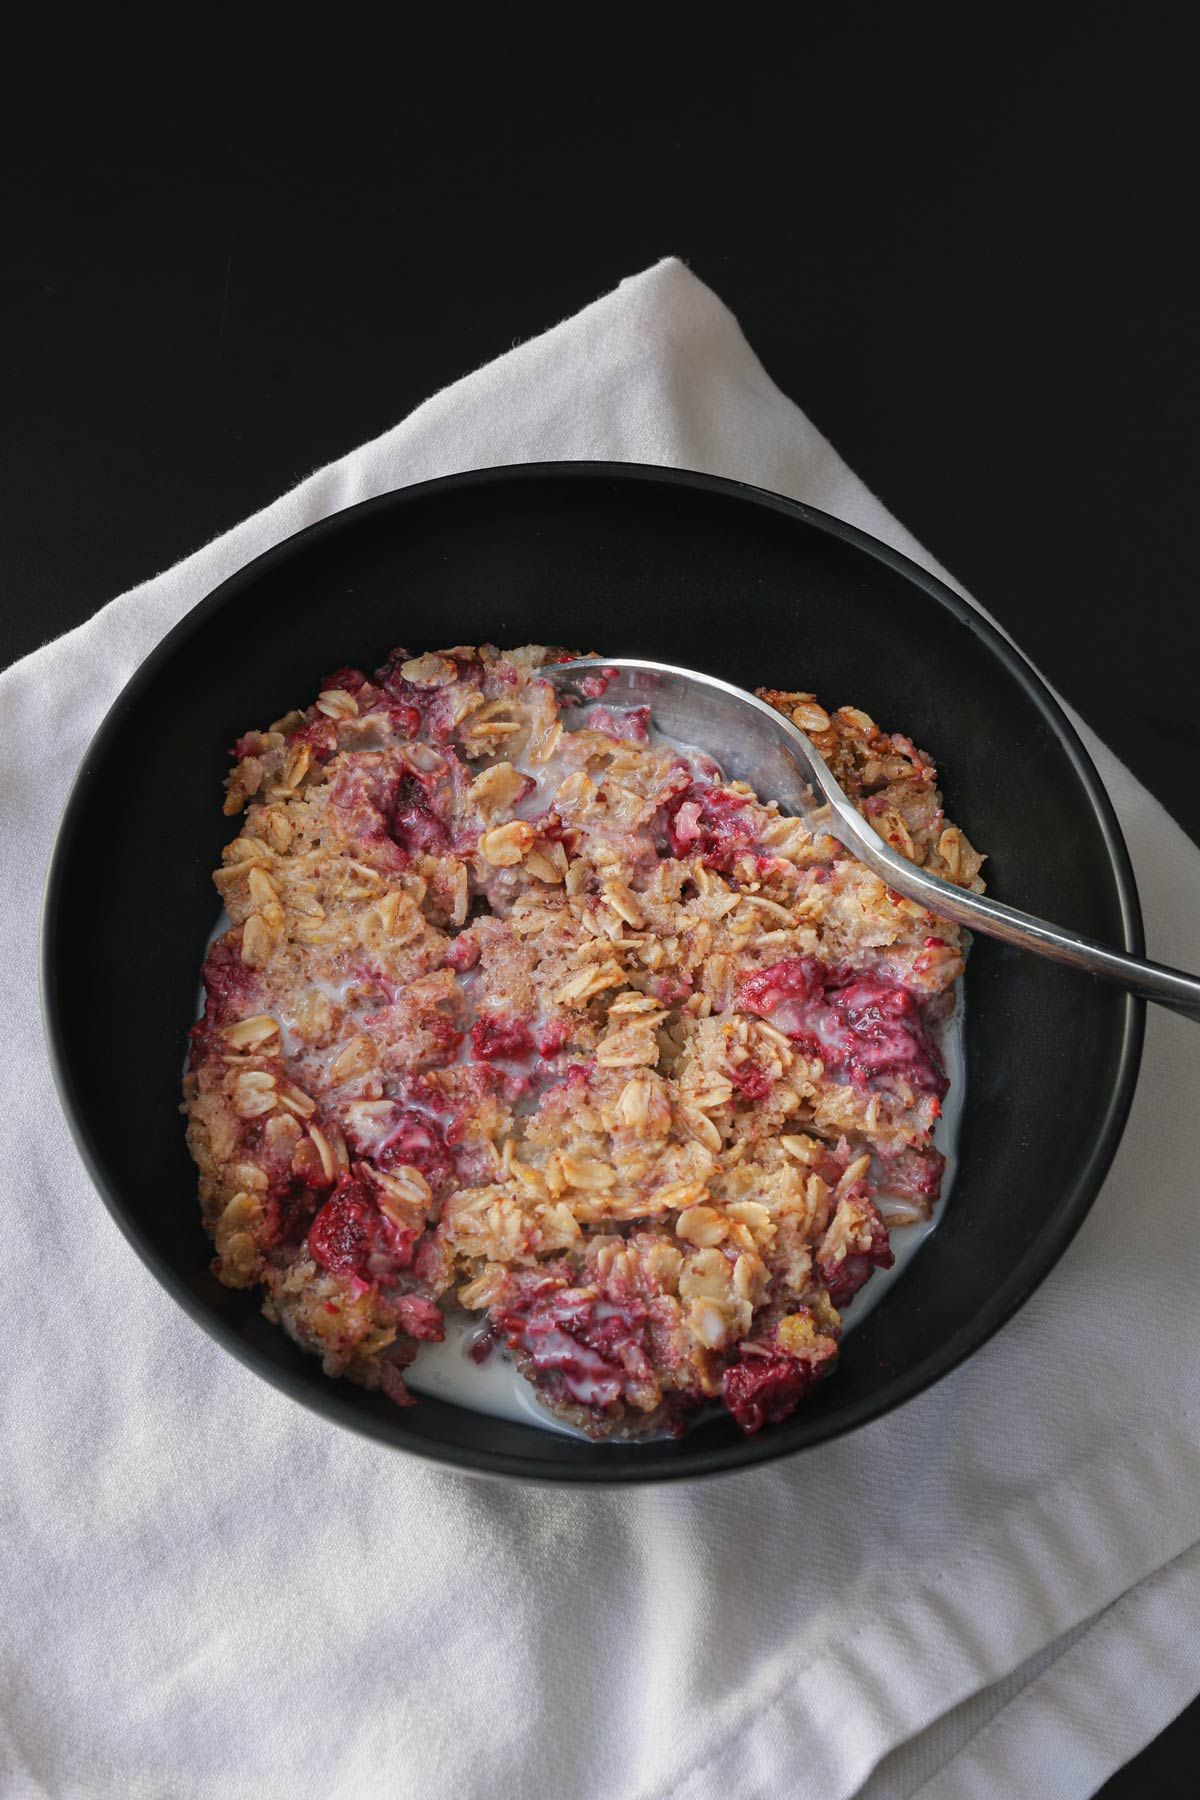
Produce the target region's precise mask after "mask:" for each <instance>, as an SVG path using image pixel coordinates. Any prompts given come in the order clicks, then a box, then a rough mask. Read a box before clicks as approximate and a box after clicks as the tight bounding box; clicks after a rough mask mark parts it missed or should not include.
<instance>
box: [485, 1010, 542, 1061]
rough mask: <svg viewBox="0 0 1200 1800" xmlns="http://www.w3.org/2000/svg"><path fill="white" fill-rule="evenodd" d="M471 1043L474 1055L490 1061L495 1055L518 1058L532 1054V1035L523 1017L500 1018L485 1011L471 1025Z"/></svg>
mask: <svg viewBox="0 0 1200 1800" xmlns="http://www.w3.org/2000/svg"><path fill="white" fill-rule="evenodd" d="M471 1044H472V1047H473V1049H474V1051H475V1054H476V1056H480V1057H482V1058H483V1059H484V1060H485V1061H486V1062H491V1061H492V1060H493V1059H494V1058H495V1057H498V1056H503V1057H510V1058H513V1059H514V1060H520V1058H522V1057H525V1056H532V1055H533V1036H532V1033H531V1032H530V1030H529V1027H528V1025H527V1024H526V1023H525V1021H524V1019H502V1018H501V1017H500V1016H499V1014H497V1013H485V1014H483V1015H482V1017H480V1018H478V1019H476V1021H475V1023H474V1025H472V1027H471Z"/></svg>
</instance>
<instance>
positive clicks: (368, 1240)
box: [308, 1163, 417, 1282]
mask: <svg viewBox="0 0 1200 1800" xmlns="http://www.w3.org/2000/svg"><path fill="white" fill-rule="evenodd" d="M363 1167H364V1165H363V1164H361V1163H360V1164H358V1165H356V1169H355V1171H354V1172H353V1173H351V1174H349V1175H343V1176H342V1178H341V1180H340V1181H339V1182H338V1184H337V1186H336V1187H335V1188H334V1190H333V1193H332V1194H331V1195H330V1197H329V1199H328V1200H327V1201H326V1202H325V1204H324V1206H323V1207H322V1208H321V1210H320V1212H319V1213H318V1214H317V1216H316V1218H315V1219H314V1220H313V1222H312V1224H311V1225H310V1226H309V1230H308V1248H309V1250H310V1252H311V1253H312V1257H313V1260H314V1261H315V1262H318V1263H320V1265H321V1267H322V1268H323V1269H328V1270H329V1272H330V1274H331V1275H354V1276H356V1277H357V1278H358V1280H359V1281H368V1282H369V1281H375V1280H377V1279H378V1278H379V1277H380V1276H381V1275H383V1274H385V1273H387V1272H389V1271H390V1270H391V1269H395V1268H404V1267H406V1266H407V1265H408V1264H409V1263H410V1262H411V1261H412V1247H413V1243H414V1242H415V1240H416V1237H417V1233H416V1231H414V1230H400V1229H399V1228H398V1227H397V1226H395V1225H393V1224H392V1223H391V1221H390V1220H389V1219H385V1218H384V1216H383V1214H382V1213H381V1212H380V1211H379V1208H378V1207H377V1206H376V1205H375V1201H374V1198H373V1196H372V1193H371V1189H370V1184H369V1183H368V1182H367V1181H366V1180H365V1179H364V1178H363V1176H362V1175H361V1174H360V1173H358V1170H360V1169H361V1168H363Z"/></svg>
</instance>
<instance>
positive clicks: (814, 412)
mask: <svg viewBox="0 0 1200 1800" xmlns="http://www.w3.org/2000/svg"><path fill="white" fill-rule="evenodd" d="M1151 17H1152V15H1151V14H1150V13H1149V12H1148V11H1142V10H1137V9H1131V8H1128V7H1117V6H1107V7H1106V6H1099V7H1097V6H1091V7H1083V6H1075V7H1061V8H1056V7H1053V6H1051V7H1049V8H1042V9H1038V10H1037V11H1033V10H1029V11H1025V12H1022V11H1021V10H1020V9H1017V10H1016V11H1014V10H1012V9H1004V10H1001V9H998V8H994V9H993V8H988V9H981V8H974V7H968V6H955V7H949V6H930V5H921V4H915V5H906V6H900V5H891V6H888V5H880V6H877V7H867V6H863V5H853V6H848V7H847V6H842V7H835V6H813V5H810V6H807V7H802V8H799V9H793V11H792V12H791V13H790V14H789V15H787V24H786V26H783V27H781V25H780V23H779V22H778V21H777V20H776V19H775V17H774V11H773V9H772V12H771V13H768V12H767V11H766V10H762V11H757V12H756V11H755V10H753V9H741V10H740V11H734V10H724V11H722V12H721V13H716V12H713V13H711V14H709V13H708V12H706V11H701V10H700V9H687V10H683V9H678V10H677V9H669V10H668V9H657V10H655V11H654V12H653V13H652V14H650V15H649V16H642V14H641V13H640V12H637V11H632V10H629V11H626V10H623V9H622V10H606V11H604V12H603V13H599V12H595V13H588V14H586V15H585V14H580V15H575V14H572V13H568V12H567V11H565V10H560V11H559V12H556V13H555V14H547V15H545V16H544V17H543V18H542V19H541V22H540V25H539V29H538V30H537V31H536V32H530V33H529V35H528V36H526V28H525V27H524V26H523V24H522V21H521V19H520V17H518V16H516V15H514V16H512V17H508V16H504V15H501V14H500V13H496V14H490V15H487V19H486V22H485V23H481V22H480V21H479V20H477V19H475V18H473V17H471V16H470V15H469V14H466V13H462V14H455V15H454V16H453V17H450V16H449V15H448V16H447V21H446V24H445V26H444V27H442V28H440V29H434V28H431V27H429V26H428V25H427V24H426V25H422V26H420V27H418V26H417V25H416V24H415V23H414V22H412V21H411V20H410V19H409V18H408V17H407V16H406V15H400V14H394V13H389V14H383V13H379V14H374V13H369V12H368V13H362V12H353V11H350V10H346V12H345V13H344V14H343V15H342V16H334V15H331V14H330V13H329V11H328V10H326V11H324V12H322V14H321V15H320V16H319V17H318V16H317V15H316V14H315V13H314V14H311V15H308V14H305V12H304V11H303V10H302V9H293V10H291V11H289V12H288V13H287V14H286V15H283V14H281V15H279V17H278V18H276V19H273V20H271V21H269V22H268V23H260V24H257V25H256V24H252V23H250V22H248V21H247V20H245V19H241V20H239V21H238V22H237V24H236V25H223V24H221V22H220V21H219V19H218V17H217V16H216V15H210V14H206V15H204V16H203V17H201V16H198V15H197V16H191V15H187V14H179V15H170V16H167V15H157V16H156V18H155V20H154V22H152V23H146V22H145V21H138V22H135V21H134V20H132V19H131V18H128V17H125V18H122V19H110V20H107V21H105V23H104V24H103V27H102V28H97V29H95V30H94V31H93V32H92V33H90V34H89V36H88V37H87V38H85V39H81V38H80V37H79V36H78V35H76V33H75V31H74V30H73V29H68V27H67V26H66V24H65V23H64V22H63V21H62V20H61V19H59V20H55V21H52V22H51V23H50V26H49V28H48V30H47V33H46V35H45V36H44V37H43V38H42V39H41V40H40V41H35V40H34V38H33V37H32V36H30V37H28V38H27V39H26V40H25V41H23V42H22V43H21V44H20V45H19V46H18V47H17V49H16V50H15V52H13V53H11V54H10V57H9V59H8V70H7V74H6V75H5V76H4V78H3V79H4V84H5V89H6V93H5V97H4V98H5V103H4V106H3V110H2V123H0V130H2V131H3V133H4V136H5V139H6V142H5V145H4V157H3V165H2V172H0V179H2V181H3V194H4V240H3V248H4V263H5V265H6V274H5V278H4V287H3V302H2V317H0V324H2V330H0V358H2V359H3V395H4V406H3V430H2V431H0V455H2V456H3V464H2V466H0V477H2V480H3V491H4V492H5V494H6V496H7V508H6V517H5V529H4V533H3V538H2V540H0V596H2V599H0V660H11V659H12V658H14V657H16V656H18V655H21V654H22V653H23V652H25V651H26V650H29V649H32V648H33V647H34V646H36V645H37V644H38V643H40V642H42V641H44V640H45V639H46V638H47V637H48V636H51V635H53V634H54V633H56V632H58V631H61V630H64V629H66V628H68V627H69V626H71V625H73V624H76V623H78V622H79V621H80V620H82V619H84V618H86V617H87V616H88V615H89V614H90V613H91V612H93V611H94V610H95V609H96V608H97V607H98V606H100V605H101V604H102V603H103V602H104V601H105V600H107V599H109V598H111V597H112V596H113V595H114V594H116V593H118V592H120V591H121V590H122V589H124V588H126V587H128V586H130V585H132V584H133V583H135V582H137V581H139V580H142V579H144V578H145V577H146V576H148V575H151V574H153V573H155V572H156V571H157V570H159V569H161V568H163V567H166V566H167V565H169V564H170V563H172V562H174V561H175V560H177V559H178V558H179V557H181V556H183V555H186V554H187V553H188V552H189V551H191V550H193V549H195V548H196V547H197V546H198V545H199V544H201V543H202V542H204V541H205V539H207V538H209V537H211V536H212V535H214V534H215V533H217V532H220V531H222V530H224V529H225V528H226V527H228V526H230V525H232V524H234V523H235V522H236V521H237V520H238V519H240V518H241V517H243V516H244V515H245V514H246V513H248V512H250V511H252V510H253V509H254V508H256V507H258V506H260V505H262V504H264V503H265V502H267V501H269V500H271V499H273V498H274V497H275V496H276V495H277V494H278V493H279V492H280V491H282V490H283V489H285V488H287V487H289V486H290V485H292V484H293V483H294V482H295V481H296V480H297V479H298V478H299V477H301V476H303V475H305V474H306V473H308V472H309V471H310V470H311V469H313V468H314V467H317V466H318V465H320V464H322V463H324V462H327V461H329V460H330V459H331V458H333V457H336V456H338V455H340V454H341V453H343V452H344V451H346V450H349V449H350V448H352V447H353V446H354V445H355V444H357V443H359V442H361V441H362V440H363V439H364V438H368V437H370V436H372V435H374V434H375V433H377V432H379V431H382V430H384V429H386V428H387V427H388V426H389V425H391V424H393V423H395V421H396V420H397V419H398V418H399V417H401V416H402V415H403V414H404V413H405V412H406V411H408V410H409V409H410V408H411V407H412V406H414V405H415V404H417V403H418V402H419V401H420V400H422V399H424V398H425V397H426V396H427V395H428V394H429V393H431V392H432V391H433V390H435V389H436V388H438V387H440V386H442V385H444V384H445V383H447V382H449V381H452V380H454V379H455V378H456V377H457V376H459V375H461V374H463V373H465V372H466V371H467V370H469V369H471V368H473V367H475V366H477V365H478V364H479V363H481V362H484V361H486V360H488V359H489V358H491V357H493V356H495V355H496V354H498V353H499V352H501V351H503V350H505V349H507V348H508V347H509V346H510V345H511V344H512V343H513V342H514V341H516V340H519V339H521V338H524V337H528V336H531V335H533V334H534V333H536V332H538V331H540V330H542V329H543V328H545V327H546V326H548V325H551V324H553V323H554V322H555V321H557V320H558V319H559V318H561V317H563V316H564V315H566V314H568V313H570V312H572V311H574V310H575V309H576V308H578V307H579V306H582V305H584V304H586V303H587V302H588V301H589V300H591V299H593V298H595V297H596V295H598V294H599V293H601V292H603V291H604V290H605V289H607V288H609V287H611V286H613V285H614V284H615V283H616V282H617V281H618V280H619V279H620V278H621V277H622V276H623V275H626V274H630V273H633V272H634V271H636V270H638V269H640V268H642V267H644V266H645V265H646V264H648V263H650V262H652V261H654V260H655V259H656V258H658V257H659V256H661V255H663V254H666V253H675V254H678V255H680V256H683V257H684V258H685V259H686V260H687V261H688V262H689V263H690V264H691V266H692V267H693V268H694V269H695V271H696V273H697V274H698V275H700V276H701V277H702V278H703V279H704V280H706V281H708V282H709V283H710V284H711V285H712V286H713V287H714V288H715V289H716V290H717V292H718V293H719V294H720V295H721V297H722V298H723V299H724V300H725V301H726V302H727V303H728V304H729V305H730V306H731V307H732V308H733V310H734V311H735V312H736V313H737V315H738V317H739V319H740V321H741V323H742V325H743V327H744V329H745V330H746V333H747V335H748V337H749V339H750V341H751V343H752V344H753V346H754V348H755V349H756V350H757V352H758V354H759V355H760V356H761V358H762V360H763V361H764V363H765V364H766V367H767V369H768V372H769V373H770V374H771V375H772V376H773V377H774V379H775V380H776V381H777V382H778V383H779V385H780V386H781V387H782V388H783V389H784V390H785V391H786V392H787V393H788V394H790V395H791V396H792V397H793V398H794V399H796V400H798V401H799V403H800V404H801V405H802V406H803V407H804V408H805V410H806V411H807V412H808V413H809V415H810V417H811V418H812V419H813V420H814V421H815V422H816V423H817V425H818V426H819V427H820V428H821V429H822V430H823V431H824V432H825V433H826V434H827V435H828V436H829V437H830V438H832V440H833V442H834V443H835V444H836V445H837V447H838V448H839V449H840V450H841V451H842V453H843V455H844V456H845V457H846V459H847V460H848V461H849V463H850V464H851V465H852V467H854V468H855V469H856V470H857V471H858V473H859V474H860V475H862V476H863V477H864V479H865V480H866V481H867V482H868V483H869V484H870V485H871V486H872V487H873V488H874V489H875V490H876V491H877V492H878V493H879V494H880V495H881V497H882V498H883V499H884V501H885V502H886V503H887V504H888V506H890V507H891V508H892V510H893V511H894V512H896V513H897V514H898V515H899V517H900V518H901V519H902V520H903V521H904V522H905V524H907V525H908V526H909V527H910V528H911V529H912V530H913V531H914V532H915V533H916V535H917V536H918V538H920V539H921V540H922V541H923V542H924V543H925V544H927V545H928V546H929V548H930V549H931V550H932V551H933V552H934V553H935V554H936V555H937V556H938V558H939V559H940V560H941V561H942V562H943V563H944V564H945V565H946V566H947V567H949V568H950V569H951V570H952V571H953V572H954V574H955V575H956V576H957V577H958V578H959V579H960V580H961V581H963V582H964V583H965V585H966V586H967V587H968V589H969V590H970V591H971V592H972V593H973V594H974V595H975V596H976V597H977V598H978V599H979V600H980V601H982V602H983V604H984V605H986V606H987V607H988V608H989V609H990V610H991V611H992V612H993V613H994V614H995V615H996V616H997V617H998V618H999V619H1000V620H1001V622H1002V623H1003V624H1004V625H1006V626H1007V627H1008V629H1009V630H1010V631H1012V632H1013V634H1014V635H1015V636H1016V637H1017V639H1018V640H1019V642H1020V643H1021V644H1022V645H1023V647H1024V648H1025V649H1026V650H1027V651H1028V652H1029V653H1030V654H1031V655H1032V656H1033V658H1034V659H1035V661H1036V662H1037V663H1038V664H1039V665H1040V666H1041V668H1042V670H1043V671H1044V673H1045V674H1046V675H1047V676H1048V677H1049V678H1050V680H1051V681H1052V682H1053V683H1054V684H1055V685H1056V686H1057V687H1058V689H1059V690H1060V692H1062V693H1063V694H1064V695H1065V696H1066V697H1067V698H1068V699H1069V700H1070V701H1071V702H1073V703H1074V704H1075V705H1076V706H1077V707H1078V709H1079V710H1080V711H1081V712H1082V714H1083V716H1084V717H1085V718H1086V719H1087V721H1088V722H1089V723H1090V724H1091V725H1093V726H1094V727H1095V728H1096V729H1097V730H1098V731H1099V732H1100V733H1101V734H1102V735H1103V736H1104V737H1105V738H1106V739H1107V740H1108V742H1109V743H1110V745H1112V747H1113V748H1114V749H1116V750H1117V751H1118V752H1119V754H1120V755H1121V756H1122V757H1124V759H1125V760H1126V761H1127V762H1128V763H1129V764H1130V765H1131V766H1132V767H1133V768H1134V770H1135V771H1136V772H1137V774H1138V775H1139V776H1140V777H1141V778H1142V780H1143V781H1144V782H1145V783H1146V785H1147V786H1148V787H1149V788H1150V790H1151V792H1152V793H1153V794H1155V795H1156V796H1157V797H1158V798H1159V799H1160V800H1161V801H1162V802H1163V803H1164V804H1165V805H1166V806H1167V807H1168V808H1169V809H1170V810H1171V811H1172V812H1173V813H1174V815H1175V817H1176V818H1177V819H1178V820H1179V821H1180V822H1181V823H1182V824H1183V825H1184V827H1185V828H1186V829H1187V830H1188V831H1189V832H1190V833H1191V834H1192V836H1193V837H1196V838H1200V792H1198V789H1197V784H1196V781H1195V778H1194V769H1195V765H1196V757H1197V753H1198V752H1200V708H1198V707H1197V705H1196V702H1195V699H1194V697H1193V684H1194V681H1195V672H1196V667H1197V652H1198V651H1200V627H1198V625H1197V611H1196V598H1195V595H1196V564H1197V556H1196V552H1195V549H1194V544H1193V526H1192V514H1193V508H1194V505H1195V499H1194V496H1195V494H1196V492H1197V486H1198V480H1197V478H1198V475H1200V470H1198V468H1197V461H1198V459H1197V452H1196V434H1195V423H1194V421H1195V418H1196V413H1197V404H1196V403H1197V391H1196V390H1197V365H1196V358H1195V356H1194V353H1193V337H1194V332H1195V329H1196V327H1195V319H1194V314H1195V288H1194V284H1193V283H1192V281H1191V279H1190V277H1191V269H1190V258H1191V256H1192V255H1194V246H1193V244H1192V241H1191V240H1192V239H1193V238H1194V213H1195V196H1194V189H1195V175H1196V166H1195V165H1196V134H1195V131H1194V128H1193V125H1192V122H1191V116H1192V112H1193V110H1194V101H1193V96H1192V94H1191V93H1190V92H1189V86H1190V84H1191V81H1192V72H1191V71H1192V65H1191V63H1190V61H1189V58H1188V56H1187V55H1186V53H1185V45H1184V42H1183V39H1182V36H1180V37H1178V38H1175V37H1173V36H1172V32H1171V28H1170V25H1169V18H1168V15H1167V14H1166V13H1165V11H1163V12H1160V13H1158V14H1156V15H1154V16H1153V25H1152V28H1151ZM1178 18H1179V21H1180V26H1181V29H1182V24H1183V19H1184V9H1182V8H1181V9H1178ZM10 51H12V46H11V45H10ZM1154 948H1155V946H1154V945H1153V944H1152V945H1151V951H1152V952H1153V950H1154ZM1198 1625H1200V1622H1198ZM1145 1680H1146V1681H1147V1683H1153V1681H1154V1671H1153V1669H1150V1668H1148V1669H1146V1671H1145ZM1198 1746H1200V1706H1197V1707H1193V1708H1192V1709H1191V1711H1190V1712H1189V1713H1188V1714H1186V1715H1185V1716H1184V1719H1183V1720H1181V1721H1180V1722H1179V1723H1177V1724H1176V1725H1175V1726H1174V1727H1172V1728H1171V1730H1170V1731H1168V1732H1167V1733H1166V1734H1165V1735H1164V1736H1163V1737H1162V1738H1161V1739H1159V1740H1158V1742H1157V1743H1156V1744H1155V1745H1153V1746H1151V1748H1150V1749H1149V1750H1148V1751H1147V1752H1145V1753H1144V1755H1143V1756H1142V1757H1140V1758H1139V1759H1138V1760H1137V1761H1136V1762H1135V1763H1134V1764H1133V1765H1131V1766H1130V1767H1129V1769H1127V1770H1126V1771H1124V1772H1123V1773H1122V1774H1121V1775H1120V1776H1118V1777H1117V1778H1116V1779H1115V1780H1114V1781H1113V1782H1112V1783H1111V1784H1110V1785H1109V1787H1108V1788H1106V1789H1105V1793H1106V1794H1107V1795H1109V1796H1110V1800H1111V1797H1116V1800H1123V1797H1125V1796H1135V1795H1142V1794H1146V1793H1150V1792H1153V1793H1157V1794H1163V1795H1174V1794H1180V1795H1182V1794H1184V1793H1185V1792H1187V1793H1188V1794H1189V1795H1190V1794H1191V1793H1193V1792H1194V1791H1195V1788H1194V1768H1195V1751H1196V1748H1197V1747H1198ZM1185 1769H1187V1771H1188V1773H1187V1776H1186V1778H1185V1774H1184V1771H1185ZM1047 1785H1048V1786H1053V1785H1054V1781H1053V1772H1052V1771H1049V1770H1048V1771H1047Z"/></svg>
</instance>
